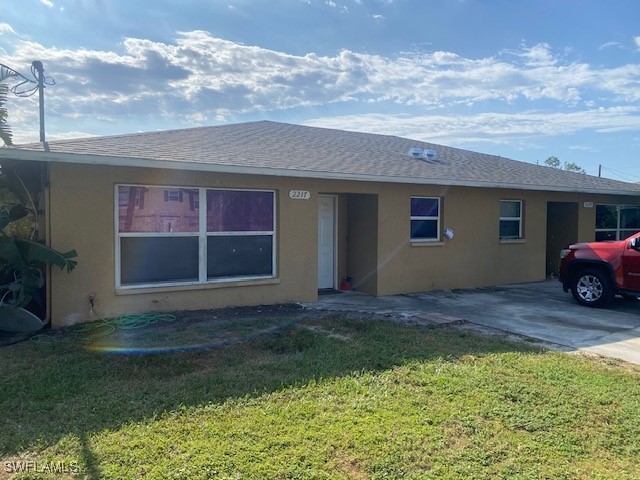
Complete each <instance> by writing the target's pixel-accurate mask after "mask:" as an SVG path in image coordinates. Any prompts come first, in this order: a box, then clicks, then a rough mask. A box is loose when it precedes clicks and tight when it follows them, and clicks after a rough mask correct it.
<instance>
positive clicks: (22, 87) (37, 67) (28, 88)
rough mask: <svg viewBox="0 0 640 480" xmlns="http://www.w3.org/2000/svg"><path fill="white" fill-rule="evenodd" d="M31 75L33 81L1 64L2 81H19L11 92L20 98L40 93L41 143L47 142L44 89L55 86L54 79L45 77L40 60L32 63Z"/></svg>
mask: <svg viewBox="0 0 640 480" xmlns="http://www.w3.org/2000/svg"><path fill="white" fill-rule="evenodd" d="M31 75H32V76H33V79H31V78H28V77H25V76H24V75H22V74H21V73H20V72H18V71H16V70H14V69H13V68H11V67H8V66H7V65H4V64H2V63H0V80H4V79H7V78H15V79H16V80H18V81H19V83H18V84H17V85H14V86H13V87H11V88H10V89H9V91H10V92H11V93H13V94H15V95H16V96H18V97H30V96H31V95H33V94H35V93H36V92H38V104H39V107H40V141H41V142H43V143H44V142H45V133H44V87H45V85H55V83H56V82H54V80H53V78H51V77H46V76H45V75H44V67H43V66H42V62H41V61H40V60H35V61H33V62H32V63H31Z"/></svg>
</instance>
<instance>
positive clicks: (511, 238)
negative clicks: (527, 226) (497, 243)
mask: <svg viewBox="0 0 640 480" xmlns="http://www.w3.org/2000/svg"><path fill="white" fill-rule="evenodd" d="M502 202H509V203H519V204H520V216H519V217H502V216H501V217H500V220H499V221H498V236H499V237H500V240H521V239H522V238H524V237H523V236H522V217H523V216H524V202H523V201H522V200H509V199H506V198H505V199H502V200H500V203H501V204H502ZM502 221H506V222H515V221H517V222H518V236H517V237H516V238H514V237H503V236H501V235H500V223H501V222H502Z"/></svg>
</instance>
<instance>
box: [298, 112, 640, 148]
mask: <svg viewBox="0 0 640 480" xmlns="http://www.w3.org/2000/svg"><path fill="white" fill-rule="evenodd" d="M304 124H305V125H310V126H315V127H326V128H337V129H341V130H353V131H358V132H369V133H381V134H387V135H397V136H400V137H408V138H414V139H416V140H422V141H427V142H435V143H443V144H447V145H464V144H468V143H478V142H489V143H495V144H507V143H512V142H513V140H514V139H529V140H531V139H535V138H536V137H542V136H554V135H570V134H573V133H576V132H580V131H584V130H589V131H595V132H602V133H604V132H617V131H640V107H633V106H629V107H612V108H599V109H592V110H583V111H578V112H571V113H539V112H522V113H514V114H506V113H483V114H478V115H420V116H411V117H410V116H407V115H381V114H365V115H344V116H337V117H321V118H315V119H311V120H307V121H305V122H304Z"/></svg>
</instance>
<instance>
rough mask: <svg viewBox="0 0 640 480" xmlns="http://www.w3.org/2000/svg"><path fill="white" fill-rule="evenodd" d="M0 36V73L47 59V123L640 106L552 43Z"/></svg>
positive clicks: (630, 77)
mask: <svg viewBox="0 0 640 480" xmlns="http://www.w3.org/2000/svg"><path fill="white" fill-rule="evenodd" d="M1 32H5V33H7V34H9V35H14V37H13V38H12V42H7V43H8V44H10V45H11V46H10V48H11V50H10V51H8V52H7V55H6V58H5V56H4V55H3V63H7V64H9V65H12V66H13V67H14V68H16V69H18V70H20V71H24V72H28V71H29V66H30V64H31V60H32V59H34V58H45V59H47V61H46V63H45V70H46V73H47V74H48V75H51V76H53V77H54V78H55V80H56V82H57V83H56V85H55V86H53V87H50V88H48V89H47V93H46V95H47V109H48V115H51V116H59V117H67V118H77V119H82V118H87V119H95V118H96V117H98V116H101V117H103V118H114V117H117V118H121V119H122V118H123V117H129V118H134V117H141V116H145V115H147V116H159V117H166V118H176V121H177V122H179V121H186V122H190V121H193V115H196V114H201V115H203V116H205V117H208V118H217V119H228V118H230V116H232V115H234V114H238V113H248V112H268V111H276V110H286V109H291V108H295V107H305V106H318V105H325V104H329V103H335V102H358V103H361V104H365V103H370V104H375V103H378V102H385V103H396V104H399V105H402V106H414V107H421V108H433V107H439V106H454V105H473V104H477V103H479V102H487V101H498V102H503V103H507V104H513V103H514V102H524V103H525V104H532V106H531V107H528V108H533V106H535V102H536V101H538V100H545V101H548V100H551V101H555V102H558V103H559V104H560V106H563V105H569V106H577V105H579V104H580V105H583V104H585V103H586V102H585V103H582V102H583V101H584V100H586V101H587V102H588V101H591V98H590V97H592V96H595V97H597V98H598V99H599V101H600V104H602V99H607V101H609V102H616V101H617V102H629V103H637V102H638V101H640V88H638V83H639V82H640V65H639V64H628V65H623V66H620V67H617V68H602V67H593V66H591V65H589V64H587V63H579V62H568V61H565V60H564V59H563V57H562V56H561V55H557V54H554V52H553V50H552V48H551V47H550V46H549V45H547V44H538V45H534V46H532V47H526V46H523V47H522V48H521V49H520V50H517V51H511V52H501V53H500V54H499V55H496V56H489V57H485V58H467V57H463V56H460V55H458V54H456V53H453V52H441V51H438V52H421V53H401V54H399V55H397V56H393V57H390V56H382V55H372V54H366V53H358V52H352V51H349V50H343V51H341V52H339V53H338V54H336V55H334V56H320V55H317V54H315V53H313V52H309V53H307V54H306V55H290V54H287V53H285V52H280V51H275V50H269V49H266V48H262V47H259V46H250V45H243V44H240V43H235V42H232V41H228V40H224V39H221V38H216V37H214V36H212V35H211V34H210V33H208V32H205V31H190V32H178V34H177V36H176V38H175V40H174V41H172V42H166V43H164V42H154V41H151V40H147V39H140V38H127V39H125V40H124V42H123V44H122V46H121V49H120V51H118V52H116V51H103V50H88V49H83V48H79V49H61V48H56V47H48V46H45V45H42V44H40V43H37V42H34V41H31V40H28V39H26V38H23V37H20V36H19V35H17V34H16V33H15V32H14V31H13V29H12V28H11V26H9V25H7V24H0V33H1ZM18 104H19V105H18ZM16 105H17V106H16ZM25 105H26V103H24V102H14V106H15V108H14V109H12V110H11V112H10V114H11V116H12V117H11V118H10V123H11V122H13V123H12V125H13V126H14V127H16V128H17V127H18V124H16V122H15V118H16V116H17V117H18V118H21V119H23V120H25V121H27V119H29V120H31V119H32V117H31V116H29V115H27V114H23V113H22V112H21V110H20V109H23V108H25V109H26V108H27V106H25ZM28 108H31V107H28ZM526 108H527V107H526ZM589 111H592V110H589ZM21 115H22V117H21ZM618 117H619V115H618ZM429 118H431V117H429ZM527 118H529V116H527ZM598 118H604V116H602V115H601V116H600V117H598ZM634 118H635V117H634ZM423 120H424V119H423ZM585 120H587V119H585ZM518 124H519V125H521V126H522V125H524V123H523V122H519V123H518ZM527 125H528V124H527ZM614 126H615V124H614ZM31 128H33V125H32V126H31ZM385 128H389V129H393V125H392V124H387V125H386V126H385ZM529 128H534V127H533V126H530V127H529ZM534 129H535V128H534ZM385 131H389V130H385Z"/></svg>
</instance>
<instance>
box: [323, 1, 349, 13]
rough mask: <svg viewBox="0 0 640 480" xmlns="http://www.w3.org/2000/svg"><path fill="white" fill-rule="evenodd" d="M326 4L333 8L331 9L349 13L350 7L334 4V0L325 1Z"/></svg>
mask: <svg viewBox="0 0 640 480" xmlns="http://www.w3.org/2000/svg"><path fill="white" fill-rule="evenodd" d="M324 4H325V5H327V6H329V7H331V8H337V9H339V10H340V11H341V12H342V13H349V7H347V6H346V5H338V4H337V3H336V2H334V1H333V0H325V1H324Z"/></svg>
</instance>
